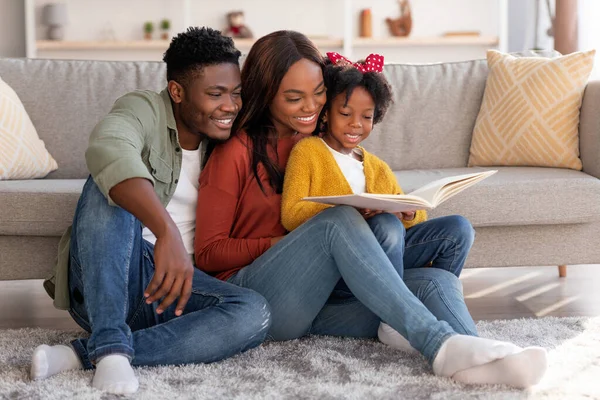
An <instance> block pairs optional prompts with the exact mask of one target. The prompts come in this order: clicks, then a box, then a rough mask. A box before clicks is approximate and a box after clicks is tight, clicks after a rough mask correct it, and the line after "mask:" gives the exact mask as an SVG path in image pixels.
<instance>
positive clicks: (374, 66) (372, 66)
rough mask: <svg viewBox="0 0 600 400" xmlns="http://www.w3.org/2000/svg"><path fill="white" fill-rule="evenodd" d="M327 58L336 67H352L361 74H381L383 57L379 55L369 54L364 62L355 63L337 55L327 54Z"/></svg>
mask: <svg viewBox="0 0 600 400" xmlns="http://www.w3.org/2000/svg"><path fill="white" fill-rule="evenodd" d="M327 57H328V58H329V59H330V60H331V62H332V63H334V64H336V65H352V66H353V67H354V68H356V69H357V70H359V71H360V72H362V73H363V74H365V73H367V72H383V56H382V55H381V54H369V56H368V57H367V58H366V59H365V62H356V63H353V62H352V61H350V60H348V59H347V58H346V57H344V56H343V55H341V54H339V53H333V52H331V53H327Z"/></svg>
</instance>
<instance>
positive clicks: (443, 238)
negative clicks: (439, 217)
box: [404, 237, 459, 270]
mask: <svg viewBox="0 0 600 400" xmlns="http://www.w3.org/2000/svg"><path fill="white" fill-rule="evenodd" d="M438 240H448V241H449V242H452V243H453V244H454V253H453V255H452V262H451V263H450V267H449V269H450V270H452V266H453V265H454V262H455V261H456V248H457V247H458V246H459V245H458V244H457V242H456V240H455V239H454V238H450V237H441V238H435V239H429V240H424V241H422V242H418V243H414V244H411V245H410V246H406V245H405V247H404V248H405V249H409V248H411V247H414V246H418V245H422V244H427V243H432V242H435V241H438Z"/></svg>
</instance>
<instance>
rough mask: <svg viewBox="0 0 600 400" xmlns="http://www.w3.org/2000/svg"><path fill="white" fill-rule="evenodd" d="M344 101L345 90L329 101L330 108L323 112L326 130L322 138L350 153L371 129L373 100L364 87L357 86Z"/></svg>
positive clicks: (337, 148) (373, 110) (333, 147)
mask: <svg viewBox="0 0 600 400" xmlns="http://www.w3.org/2000/svg"><path fill="white" fill-rule="evenodd" d="M345 103H346V92H344V93H342V94H339V95H338V96H337V97H335V98H334V99H333V101H332V102H331V108H330V109H329V110H327V112H326V113H325V118H326V119H327V132H326V134H325V137H324V138H323V139H324V140H325V141H326V142H327V144H328V145H329V146H330V147H331V148H332V149H334V150H337V151H339V152H340V153H344V154H351V153H352V149H354V148H355V147H356V146H358V144H359V143H360V142H362V141H363V140H365V139H366V138H367V137H369V134H370V133H371V131H372V130H373V114H374V113H375V102H374V101H373V98H372V97H371V95H370V94H369V92H367V90H366V89H364V88H362V87H357V88H355V89H354V90H353V91H352V96H350V98H349V99H348V103H347V104H345Z"/></svg>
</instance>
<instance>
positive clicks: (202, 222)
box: [194, 132, 304, 280]
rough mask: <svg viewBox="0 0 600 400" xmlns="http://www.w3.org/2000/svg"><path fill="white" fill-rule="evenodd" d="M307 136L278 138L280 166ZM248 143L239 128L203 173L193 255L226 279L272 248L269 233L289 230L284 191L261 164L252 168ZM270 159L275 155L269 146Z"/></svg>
mask: <svg viewBox="0 0 600 400" xmlns="http://www.w3.org/2000/svg"><path fill="white" fill-rule="evenodd" d="M303 137H304V136H302V135H296V136H294V137H291V138H286V139H279V140H278V145H277V156H278V160H279V167H280V168H281V169H282V170H283V169H285V166H286V164H287V160H288V157H289V155H290V152H291V151H292V147H293V146H294V144H296V142H297V141H298V140H300V139H302V138H303ZM249 147H250V144H249V143H248V137H247V135H246V134H245V133H243V132H241V133H239V134H237V135H235V136H233V137H232V138H231V139H229V140H228V141H227V142H226V143H224V144H222V145H219V146H217V147H216V148H215V150H214V151H213V153H212V154H211V156H210V159H209V160H208V163H207V164H206V167H205V168H204V170H203V171H202V174H201V175H200V187H199V193H198V206H197V210H196V237H195V239H194V257H195V261H196V266H197V267H198V268H200V269H201V270H203V271H205V272H206V273H209V274H211V275H213V276H216V277H217V278H219V279H222V280H227V279H228V278H229V277H230V276H231V275H233V274H234V273H235V272H237V271H239V270H240V269H242V268H243V267H245V266H246V265H248V264H251V263H252V262H253V261H254V260H255V259H256V258H258V257H259V256H260V255H261V254H263V253H264V252H265V251H267V250H268V249H269V247H270V246H271V238H273V237H276V236H282V235H285V233H286V230H285V228H284V227H283V226H282V225H281V195H280V194H276V193H275V191H274V190H273V189H272V188H271V186H270V185H269V181H268V176H267V172H266V170H265V169H264V167H263V166H262V165H259V167H258V174H259V177H260V180H261V182H262V184H263V187H264V188H265V190H266V194H264V193H263V192H262V191H261V189H260V187H259V186H258V183H257V181H256V179H255V178H254V174H253V173H252V167H251V164H250V160H251V157H250V152H249ZM271 153H273V154H270V155H271V159H275V154H274V152H273V151H271Z"/></svg>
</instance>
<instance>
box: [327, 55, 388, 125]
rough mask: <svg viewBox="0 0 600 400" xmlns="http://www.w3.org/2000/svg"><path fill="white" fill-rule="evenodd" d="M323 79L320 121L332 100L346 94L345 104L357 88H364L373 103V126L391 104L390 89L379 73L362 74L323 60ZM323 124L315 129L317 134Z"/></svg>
mask: <svg viewBox="0 0 600 400" xmlns="http://www.w3.org/2000/svg"><path fill="white" fill-rule="evenodd" d="M323 79H324V81H325V86H326V87H327V102H326V103H325V106H324V107H323V111H322V112H321V121H322V120H323V117H324V115H325V112H326V111H328V110H330V109H331V105H332V103H333V99H335V98H336V97H337V96H339V95H341V94H343V93H344V92H345V93H346V104H347V103H348V100H349V99H350V96H352V92H354V89H356V88H357V87H362V88H364V89H365V90H366V91H367V92H368V93H369V94H370V95H371V97H372V98H373V101H374V102H375V112H374V114H373V125H375V124H377V123H379V122H381V120H382V119H383V117H384V116H385V113H386V112H387V110H388V108H389V107H390V105H391V104H392V102H393V100H392V88H391V86H390V84H389V83H388V81H387V79H386V78H385V75H383V73H381V72H366V73H364V74H363V73H362V72H360V71H359V70H358V69H356V68H355V67H353V66H352V65H337V64H333V63H332V62H331V60H329V58H327V57H326V58H325V67H324V69H323ZM324 127H325V128H326V126H325V124H322V125H321V126H320V127H319V126H318V127H317V132H315V134H319V133H320V132H321V131H322V130H323V128H324Z"/></svg>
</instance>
